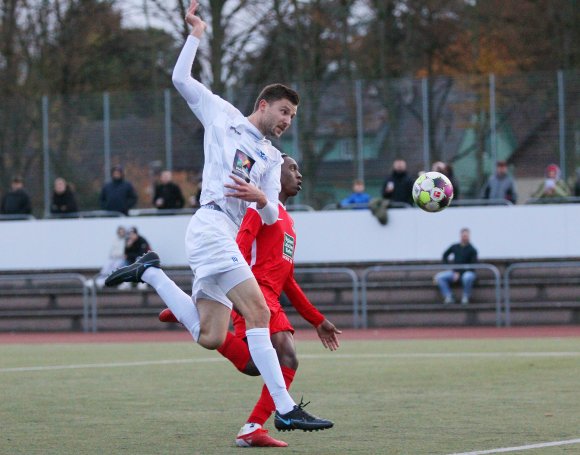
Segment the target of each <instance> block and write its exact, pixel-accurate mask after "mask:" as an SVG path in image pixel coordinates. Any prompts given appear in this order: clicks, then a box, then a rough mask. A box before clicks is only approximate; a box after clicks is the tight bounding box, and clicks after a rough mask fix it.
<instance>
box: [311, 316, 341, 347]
mask: <svg viewBox="0 0 580 455" xmlns="http://www.w3.org/2000/svg"><path fill="white" fill-rule="evenodd" d="M316 332H317V333H318V337H319V338H320V341H321V342H322V345H323V346H324V347H325V348H326V349H330V350H331V351H336V350H337V349H338V348H339V346H340V343H339V341H338V336H337V335H340V334H341V333H342V331H341V330H338V329H337V328H336V326H335V325H334V324H333V323H332V322H330V321H329V320H328V319H325V320H324V321H322V323H321V324H320V325H319V326H318V327H316Z"/></svg>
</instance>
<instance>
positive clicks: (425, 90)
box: [421, 77, 431, 171]
mask: <svg viewBox="0 0 580 455" xmlns="http://www.w3.org/2000/svg"><path fill="white" fill-rule="evenodd" d="M421 95H422V96H421V98H422V101H423V103H422V107H423V166H424V168H425V170H426V171H428V170H429V169H431V164H430V161H431V157H430V155H431V146H430V144H429V136H430V132H429V129H430V128H431V125H430V119H429V81H428V80H427V78H426V77H424V78H423V79H422V80H421Z"/></svg>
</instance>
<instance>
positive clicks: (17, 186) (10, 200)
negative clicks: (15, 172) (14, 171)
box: [0, 176, 32, 215]
mask: <svg viewBox="0 0 580 455" xmlns="http://www.w3.org/2000/svg"><path fill="white" fill-rule="evenodd" d="M0 213H2V214H3V215H20V214H24V215H28V214H30V213H32V205H31V203H30V196H28V193H27V192H26V191H25V190H24V181H23V180H22V177H19V176H16V177H14V178H13V179H12V183H11V184H10V191H8V192H7V193H6V194H5V195H4V197H3V198H2V204H1V206H0Z"/></svg>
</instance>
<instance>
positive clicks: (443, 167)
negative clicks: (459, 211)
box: [431, 161, 459, 200]
mask: <svg viewBox="0 0 580 455" xmlns="http://www.w3.org/2000/svg"><path fill="white" fill-rule="evenodd" d="M431 170H432V171H435V172H441V174H443V175H444V176H446V177H447V178H448V179H449V181H450V182H451V185H453V199H455V200H457V199H459V182H458V181H457V179H456V178H455V172H453V166H452V165H451V164H449V163H444V162H443V161H435V162H434V163H433V164H432V166H431Z"/></svg>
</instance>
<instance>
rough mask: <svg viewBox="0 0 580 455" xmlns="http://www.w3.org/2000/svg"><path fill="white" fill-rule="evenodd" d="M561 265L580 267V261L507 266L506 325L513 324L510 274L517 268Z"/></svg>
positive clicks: (505, 280) (504, 281)
mask: <svg viewBox="0 0 580 455" xmlns="http://www.w3.org/2000/svg"><path fill="white" fill-rule="evenodd" d="M561 267H580V262H578V261H568V262H516V263H514V264H510V265H509V266H507V267H506V269H505V271H504V272H503V283H504V312H505V314H504V322H505V325H506V327H509V326H510V324H511V292H510V274H511V273H512V272H513V271H514V270H516V269H534V268H550V269H555V268H561Z"/></svg>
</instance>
